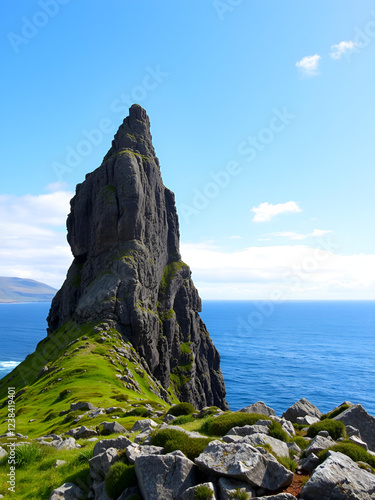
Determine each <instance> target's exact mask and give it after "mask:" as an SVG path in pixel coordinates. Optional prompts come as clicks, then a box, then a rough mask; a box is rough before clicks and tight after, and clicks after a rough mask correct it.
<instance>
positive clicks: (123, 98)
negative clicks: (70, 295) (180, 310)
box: [0, 0, 375, 299]
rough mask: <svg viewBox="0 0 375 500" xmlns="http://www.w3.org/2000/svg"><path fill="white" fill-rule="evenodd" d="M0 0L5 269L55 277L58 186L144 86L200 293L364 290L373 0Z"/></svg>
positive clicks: (90, 164)
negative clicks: (14, 0)
mask: <svg viewBox="0 0 375 500" xmlns="http://www.w3.org/2000/svg"><path fill="white" fill-rule="evenodd" d="M0 9H1V11H2V12H1V16H0V34H1V37H2V44H1V46H0V54H1V58H2V69H3V79H2V84H3V85H2V87H3V92H2V93H1V96H0V99H1V109H2V127H1V130H2V138H3V147H2V162H1V171H2V177H1V189H0V229H1V234H2V237H1V239H0V257H1V264H0V275H7V276H11V275H18V276H23V277H30V278H33V279H37V280H40V281H45V282H47V283H48V284H51V285H52V286H56V287H58V286H60V284H61V282H62V280H63V279H64V276H65V273H66V269H67V267H68V265H69V263H70V261H71V254H70V251H69V248H68V247H67V244H66V240H65V219H66V214H67V212H68V210H69V199H70V197H71V196H72V193H73V192H74V189H75V185H76V184H77V183H78V182H81V181H82V180H83V179H84V176H85V174H86V173H87V172H90V171H92V170H93V169H95V168H96V167H97V166H99V165H100V163H101V160H102V158H103V156H104V155H105V153H106V152H107V150H108V149H109V147H110V143H111V140H112V137H113V134H114V133H115V131H116V130H117V127H118V126H119V125H120V123H121V122H122V120H123V118H124V117H125V116H126V115H127V109H128V107H129V105H130V104H131V103H132V102H138V103H139V104H140V105H142V106H143V107H144V108H145V109H146V110H147V112H148V114H149V116H150V119H151V127H152V129H151V131H152V135H153V139H154V146H155V149H156V153H157V155H158V157H159V159H160V163H161V168H162V176H163V180H164V183H165V185H166V186H168V187H169V188H170V189H172V190H173V191H174V192H175V194H176V201H177V208H178V212H179V215H180V226H181V228H180V229H181V242H182V254H183V258H184V260H186V262H187V263H188V264H190V265H191V267H192V270H193V278H194V280H195V282H196V285H197V286H198V289H199V291H200V293H201V295H202V297H203V298H207V299H209V298H223V299H241V298H243V299H270V298H271V297H277V296H278V297H279V299H373V298H374V291H375V251H374V233H373V230H372V226H373V220H374V215H375V214H374V203H373V197H374V195H373V189H374V188H373V186H374V184H375V182H374V181H375V169H374V168H373V162H374V160H373V158H374V146H373V144H374V116H375V99H374V93H373V82H374V81H375V74H374V73H375V64H374V61H375V4H374V2H372V1H366V0H363V1H361V2H356V1H355V0H351V1H350V0H348V1H346V2H342V1H338V0H331V1H330V2H327V1H322V0H314V1H309V0H308V1H304V2H296V1H295V0H293V1H292V0H285V1H283V2H278V1H277V0H273V1H270V0H262V1H260V0H251V1H246V0H243V1H241V0H223V1H220V0H212V1H206V2H202V1H201V0H189V1H187V0H179V2H175V1H173V0H164V1H163V2H155V1H151V0H142V1H139V0H137V1H136V0H126V1H124V0H110V1H107V2H104V1H98V0H79V1H78V0H40V1H32V0H23V1H19V2H17V3H15V2H11V1H10V0H6V1H4V2H2V4H1V7H0ZM88 141H89V142H88Z"/></svg>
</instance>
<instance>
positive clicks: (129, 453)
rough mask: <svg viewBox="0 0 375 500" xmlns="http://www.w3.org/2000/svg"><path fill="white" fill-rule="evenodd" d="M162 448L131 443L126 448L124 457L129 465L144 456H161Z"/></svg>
mask: <svg viewBox="0 0 375 500" xmlns="http://www.w3.org/2000/svg"><path fill="white" fill-rule="evenodd" d="M163 454H164V448H162V447H161V446H151V445H144V446H141V445H139V444H136V443H132V444H130V445H129V446H127V447H126V457H127V459H128V460H129V462H130V463H131V464H134V463H135V459H136V458H137V457H140V456H144V455H163Z"/></svg>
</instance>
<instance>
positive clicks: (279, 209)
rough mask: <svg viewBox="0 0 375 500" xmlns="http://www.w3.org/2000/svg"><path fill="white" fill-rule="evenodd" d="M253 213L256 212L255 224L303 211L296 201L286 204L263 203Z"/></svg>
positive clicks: (254, 208)
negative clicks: (281, 215)
mask: <svg viewBox="0 0 375 500" xmlns="http://www.w3.org/2000/svg"><path fill="white" fill-rule="evenodd" d="M251 212H254V213H255V215H254V217H253V222H269V221H270V220H271V219H272V218H273V217H276V216H277V215H280V214H285V213H297V212H302V209H301V208H300V207H299V206H298V204H297V203H296V202H295V201H287V202H286V203H278V204H276V205H273V204H272V203H268V201H266V202H265V203H261V204H260V205H258V206H257V207H253V208H252V209H251Z"/></svg>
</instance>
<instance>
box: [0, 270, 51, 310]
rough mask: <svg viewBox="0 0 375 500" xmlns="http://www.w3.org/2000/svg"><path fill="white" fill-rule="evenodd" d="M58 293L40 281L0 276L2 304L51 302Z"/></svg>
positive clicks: (0, 302) (0, 300)
mask: <svg viewBox="0 0 375 500" xmlns="http://www.w3.org/2000/svg"><path fill="white" fill-rule="evenodd" d="M56 291H57V290H55V288H52V287H51V286H49V285H46V284H45V283H41V282H40V281H35V280H30V279H24V278H16V277H4V276H0V304H11V303H16V302H50V301H51V300H52V299H53V297H54V296H55V293H56Z"/></svg>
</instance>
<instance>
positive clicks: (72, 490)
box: [49, 483, 86, 500]
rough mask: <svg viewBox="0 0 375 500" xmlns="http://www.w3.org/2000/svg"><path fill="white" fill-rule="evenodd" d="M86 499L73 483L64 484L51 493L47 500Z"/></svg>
mask: <svg viewBox="0 0 375 500" xmlns="http://www.w3.org/2000/svg"><path fill="white" fill-rule="evenodd" d="M81 498H82V499H83V498H86V494H85V493H84V492H83V491H82V490H81V488H79V487H78V486H76V485H75V484H73V483H64V484H63V485H62V486H60V487H59V488H56V489H55V490H53V491H52V493H51V496H50V497H49V500H80V499H81Z"/></svg>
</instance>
